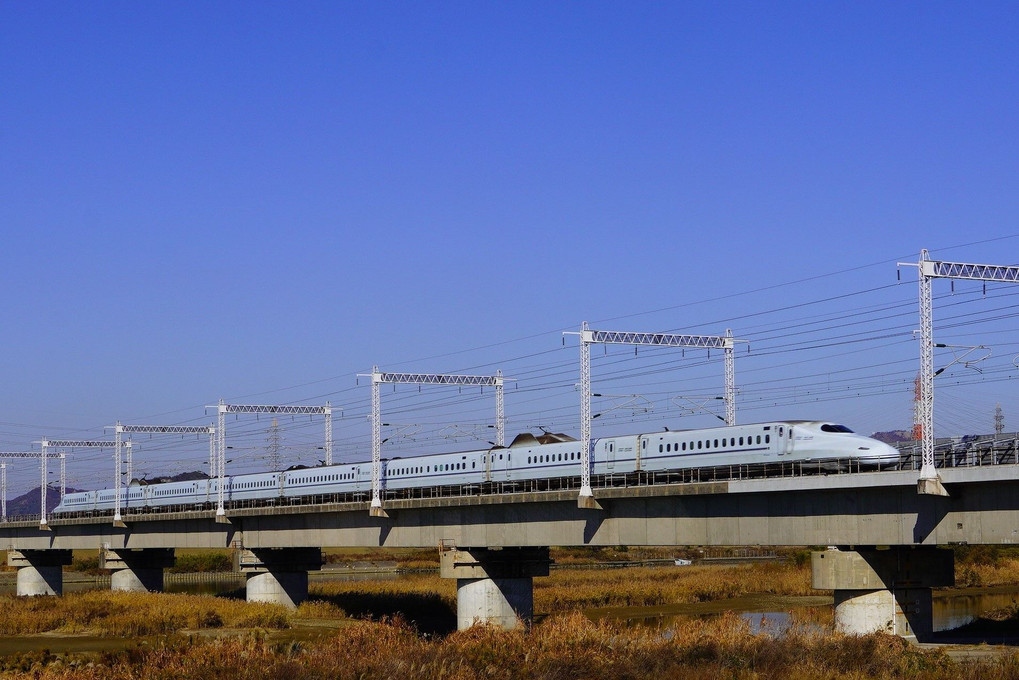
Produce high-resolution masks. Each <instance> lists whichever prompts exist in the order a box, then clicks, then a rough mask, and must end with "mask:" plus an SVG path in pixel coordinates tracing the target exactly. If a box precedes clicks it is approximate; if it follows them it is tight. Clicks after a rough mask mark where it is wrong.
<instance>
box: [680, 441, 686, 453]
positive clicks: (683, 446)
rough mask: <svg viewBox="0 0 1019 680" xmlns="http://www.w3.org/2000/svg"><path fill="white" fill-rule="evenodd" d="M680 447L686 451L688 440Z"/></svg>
mask: <svg viewBox="0 0 1019 680" xmlns="http://www.w3.org/2000/svg"><path fill="white" fill-rule="evenodd" d="M680 448H682V449H683V450H684V451H686V442H683V445H682V446H681V447H680Z"/></svg>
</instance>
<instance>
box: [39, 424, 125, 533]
mask: <svg viewBox="0 0 1019 680" xmlns="http://www.w3.org/2000/svg"><path fill="white" fill-rule="evenodd" d="M35 443H37V444H40V445H41V446H42V454H41V457H42V465H40V466H39V467H40V468H41V470H40V475H41V477H42V482H41V484H42V490H41V492H40V493H41V495H42V514H41V516H40V519H39V526H40V527H43V528H45V527H46V474H47V472H46V460H47V459H48V458H61V461H60V477H61V479H60V496H61V498H63V495H64V489H65V485H64V479H63V478H64V474H65V472H66V463H65V461H64V460H63V454H59V453H52V454H51V453H50V452H49V449H51V448H57V449H108V448H114V447H115V446H116V442H111V441H104V440H97V439H43V440H42V441H39V442H35ZM117 473H118V478H117V485H116V487H115V488H116V490H117V493H118V494H119V493H120V486H119V483H120V478H119V473H120V469H119V461H118V469H117ZM117 522H120V518H119V517H115V518H114V523H117Z"/></svg>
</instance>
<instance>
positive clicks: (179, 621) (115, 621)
mask: <svg viewBox="0 0 1019 680" xmlns="http://www.w3.org/2000/svg"><path fill="white" fill-rule="evenodd" d="M0 607H2V608H3V612H4V614H3V616H0V635H27V634H33V633H46V632H60V633H86V632H87V633H90V634H92V635H109V636H117V637H125V636H141V635H153V634H159V633H168V632H174V631H179V630H185V629H187V630H198V629H202V628H222V627H229V628H234V627H237V628H252V627H260V628H286V627H287V626H289V625H290V620H291V615H290V614H289V613H288V612H287V611H286V610H285V609H284V608H283V607H280V606H278V605H268V604H249V603H247V602H244V601H241V600H231V599H226V598H220V597H212V596H208V595H180V594H175V595H167V594H161V593H122V592H111V591H90V592H84V593H71V594H67V595H64V596H63V597H60V598H55V597H32V598H25V597H13V596H3V597H0Z"/></svg>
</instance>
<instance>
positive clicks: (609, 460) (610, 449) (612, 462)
mask: <svg viewBox="0 0 1019 680" xmlns="http://www.w3.org/2000/svg"><path fill="white" fill-rule="evenodd" d="M605 469H607V470H608V471H609V472H612V471H613V470H615V469H616V443H615V442H614V441H610V442H608V444H606V445H605Z"/></svg>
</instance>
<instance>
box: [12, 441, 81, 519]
mask: <svg viewBox="0 0 1019 680" xmlns="http://www.w3.org/2000/svg"><path fill="white" fill-rule="evenodd" d="M0 458H2V459H7V460H10V459H14V458H39V459H40V460H39V471H40V475H41V476H42V484H43V490H42V510H41V512H42V514H41V515H40V517H42V518H43V519H45V517H46V477H47V476H48V472H47V471H46V464H45V460H46V459H47V458H59V459H60V498H61V499H62V498H63V497H64V489H65V486H64V474H65V473H66V472H67V468H66V467H65V466H64V454H63V453H47V454H46V455H45V456H43V454H42V453H36V452H35V451H0ZM0 466H2V467H3V521H4V522H6V521H7V464H6V463H0ZM44 524H45V523H44Z"/></svg>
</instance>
